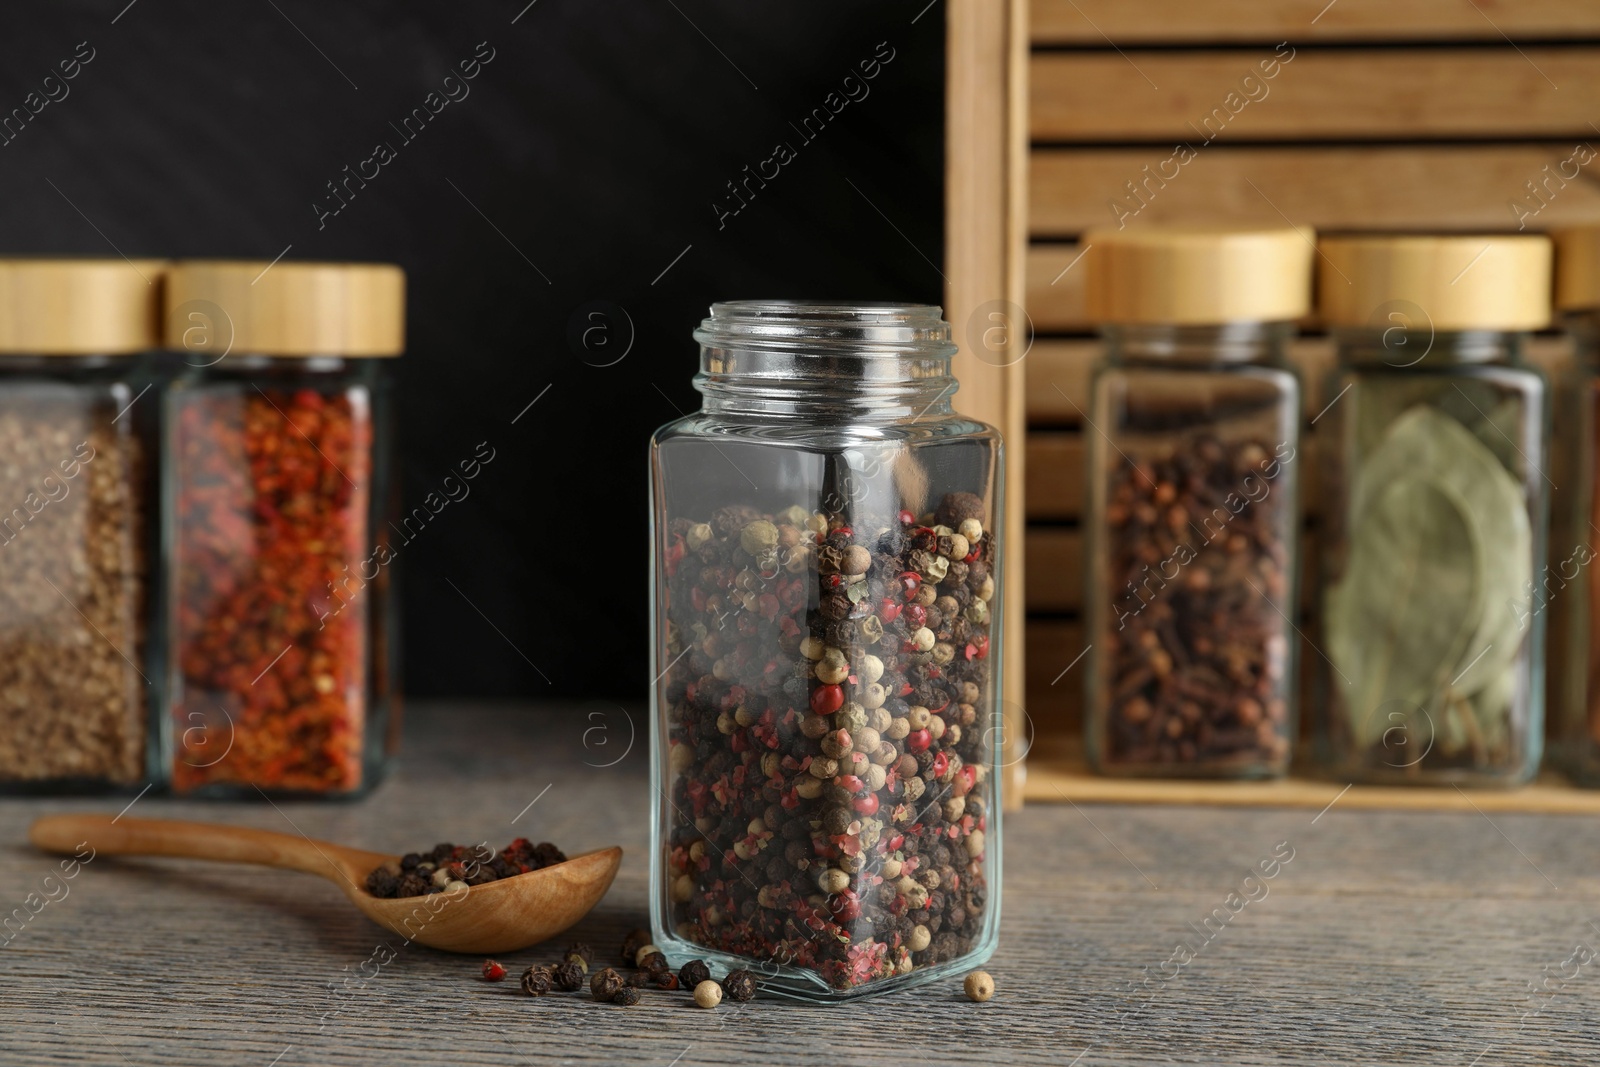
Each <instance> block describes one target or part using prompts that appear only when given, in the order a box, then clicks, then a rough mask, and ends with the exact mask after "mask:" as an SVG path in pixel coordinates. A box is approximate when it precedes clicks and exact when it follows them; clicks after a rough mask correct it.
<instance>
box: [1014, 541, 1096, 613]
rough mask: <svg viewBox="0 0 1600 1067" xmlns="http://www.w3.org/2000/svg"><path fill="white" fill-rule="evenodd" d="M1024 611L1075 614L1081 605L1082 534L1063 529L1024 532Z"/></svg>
mask: <svg viewBox="0 0 1600 1067" xmlns="http://www.w3.org/2000/svg"><path fill="white" fill-rule="evenodd" d="M1027 577H1028V583H1027V585H1028V610H1029V611H1030V612H1041V611H1047V612H1075V611H1077V610H1078V609H1079V608H1081V607H1082V606H1083V535H1082V533H1081V532H1080V531H1078V530H1076V529H1073V528H1071V527H1063V526H1032V527H1029V529H1028V576H1027Z"/></svg>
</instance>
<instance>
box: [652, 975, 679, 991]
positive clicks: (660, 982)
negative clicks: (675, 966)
mask: <svg viewBox="0 0 1600 1067" xmlns="http://www.w3.org/2000/svg"><path fill="white" fill-rule="evenodd" d="M650 984H651V985H653V986H655V987H656V988H657V989H677V988H678V976H677V975H675V974H673V973H672V972H671V971H653V972H651V974H650Z"/></svg>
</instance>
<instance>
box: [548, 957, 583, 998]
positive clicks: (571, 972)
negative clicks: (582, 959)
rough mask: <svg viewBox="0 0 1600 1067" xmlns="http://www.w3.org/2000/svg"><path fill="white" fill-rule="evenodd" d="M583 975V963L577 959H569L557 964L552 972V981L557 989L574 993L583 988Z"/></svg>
mask: <svg viewBox="0 0 1600 1067" xmlns="http://www.w3.org/2000/svg"><path fill="white" fill-rule="evenodd" d="M583 975H584V971H583V964H581V963H579V962H578V961H577V960H567V962H565V963H558V964H556V966H555V969H554V970H552V971H551V972H550V981H551V982H552V983H553V984H554V985H555V987H556V988H557V989H561V990H565V991H566V992H568V993H572V992H575V991H577V990H579V989H582V988H583Z"/></svg>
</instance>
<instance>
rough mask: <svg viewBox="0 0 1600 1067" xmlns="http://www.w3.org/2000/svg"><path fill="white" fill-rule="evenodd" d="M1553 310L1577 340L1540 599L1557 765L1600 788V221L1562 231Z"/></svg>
mask: <svg viewBox="0 0 1600 1067" xmlns="http://www.w3.org/2000/svg"><path fill="white" fill-rule="evenodd" d="M1550 236H1551V237H1552V238H1553V239H1554V241H1555V255H1556V270H1555V304H1556V309H1557V310H1558V311H1559V312H1560V313H1561V317H1562V323H1563V325H1564V326H1565V327H1566V330H1567V334H1568V336H1570V337H1571V339H1572V347H1573V357H1574V358H1573V360H1572V363H1571V364H1570V365H1569V366H1567V367H1566V368H1564V373H1563V375H1562V381H1561V382H1560V383H1559V388H1558V389H1557V390H1556V403H1555V404H1554V405H1553V408H1552V416H1553V419H1554V422H1555V432H1554V434H1553V437H1552V439H1553V441H1554V442H1555V447H1554V449H1553V456H1552V459H1553V461H1554V466H1555V470H1556V473H1555V474H1554V475H1553V479H1554V481H1555V483H1556V488H1555V489H1553V490H1551V525H1550V529H1551V533H1550V559H1549V563H1548V565H1547V566H1546V567H1545V569H1544V571H1543V573H1542V575H1541V576H1540V578H1539V580H1538V581H1536V582H1535V583H1534V590H1533V592H1534V593H1535V595H1536V596H1537V597H1538V598H1539V602H1540V603H1542V604H1547V605H1548V611H1547V615H1548V618H1549V625H1550V664H1549V677H1548V679H1547V680H1546V685H1545V692H1546V693H1547V694H1548V696H1549V700H1550V720H1551V721H1550V729H1549V731H1548V737H1549V741H1550V746H1551V753H1550V754H1551V759H1552V762H1554V763H1555V764H1556V765H1557V766H1559V767H1560V768H1561V770H1562V771H1564V772H1565V773H1566V774H1567V775H1568V777H1570V778H1572V779H1573V780H1574V781H1575V782H1577V783H1578V784H1580V785H1585V786H1590V787H1594V786H1600V568H1597V567H1596V565H1595V560H1596V557H1597V556H1600V528H1597V527H1600V510H1597V509H1600V224H1596V225H1592V226H1583V227H1573V228H1569V229H1563V230H1557V231H1555V232H1553V233H1552V234H1551V235H1550Z"/></svg>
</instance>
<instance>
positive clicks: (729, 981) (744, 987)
mask: <svg viewBox="0 0 1600 1067" xmlns="http://www.w3.org/2000/svg"><path fill="white" fill-rule="evenodd" d="M722 992H723V993H724V994H726V995H727V998H728V999H729V1000H736V1001H743V1000H749V999H750V998H751V997H753V996H755V995H756V976H755V975H754V974H753V973H751V972H750V971H745V970H738V971H729V972H728V977H726V978H724V979H723V980H722Z"/></svg>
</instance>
